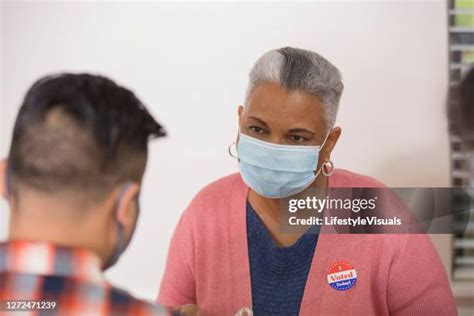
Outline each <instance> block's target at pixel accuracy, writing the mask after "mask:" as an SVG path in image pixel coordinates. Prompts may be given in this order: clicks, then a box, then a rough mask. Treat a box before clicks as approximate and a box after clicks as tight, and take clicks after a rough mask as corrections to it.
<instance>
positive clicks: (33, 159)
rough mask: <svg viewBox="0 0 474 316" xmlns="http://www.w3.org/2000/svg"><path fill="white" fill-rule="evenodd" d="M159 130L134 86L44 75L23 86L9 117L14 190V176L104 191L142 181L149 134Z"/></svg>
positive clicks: (40, 185)
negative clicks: (13, 115)
mask: <svg viewBox="0 0 474 316" xmlns="http://www.w3.org/2000/svg"><path fill="white" fill-rule="evenodd" d="M165 134H166V133H165V131H164V129H163V127H162V126H161V125H160V124H159V123H158V122H157V121H156V120H155V119H154V118H153V117H152V116H151V115H150V113H149V112H148V111H147V109H146V108H145V106H144V105H143V104H142V103H141V102H140V100H138V99H137V97H136V96H135V95H134V94H133V92H131V91H130V90H128V89H126V88H123V87H121V86H119V85H117V84H116V83H115V82H113V81H112V80H110V79H108V78H105V77H102V76H96V75H90V74H59V75H51V76H47V77H44V78H42V79H40V80H38V81H37V82H36V83H34V84H33V86H32V87H31V88H30V89H29V91H28V92H27V94H26V96H25V99H24V101H23V104H22V105H21V108H20V111H19V113H18V116H17V119H16V122H15V127H14V131H13V138H12V142H11V148H10V155H9V170H10V173H11V179H10V181H11V182H12V188H13V192H15V190H16V183H17V182H19V183H21V184H26V185H29V186H31V187H34V188H35V189H38V190H42V191H57V190H62V189H66V190H70V189H73V190H83V191H90V192H95V193H105V192H106V191H108V190H110V189H111V188H112V186H113V185H116V184H118V183H120V182H123V181H127V180H130V181H140V180H141V177H142V175H143V171H144V168H145V164H146V156H147V147H148V141H149V140H150V139H151V138H157V137H162V136H165ZM101 196H102V195H101Z"/></svg>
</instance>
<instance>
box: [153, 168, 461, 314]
mask: <svg viewBox="0 0 474 316" xmlns="http://www.w3.org/2000/svg"><path fill="white" fill-rule="evenodd" d="M380 185H381V184H380V183H379V182H377V181H376V180H374V179H372V178H369V177H366V176H362V175H358V174H354V173H352V172H349V171H346V170H336V172H335V173H334V174H333V175H332V176H331V177H330V179H329V186H330V187H378V186H380ZM248 190H249V189H248V187H247V186H246V185H245V184H244V182H243V181H242V178H241V177H240V175H239V174H233V175H231V176H228V177H225V178H222V179H220V180H218V181H216V182H214V183H212V184H210V185H209V186H207V187H206V188H204V189H203V190H202V191H201V192H199V193H198V194H197V196H196V197H195V198H194V199H193V201H192V202H191V204H190V205H189V207H188V208H187V209H186V211H185V212H184V214H183V215H182V217H181V219H180V221H179V223H178V225H177V227H176V230H175V233H174V235H173V238H172V241H171V246H170V250H169V254H168V259H167V264H166V269H165V273H164V276H163V279H162V283H161V287H160V293H159V296H158V302H159V303H161V304H163V305H165V306H169V307H175V306H178V305H183V304H189V303H194V304H197V305H198V306H199V308H200V309H201V311H202V312H203V315H218V316H226V315H235V314H236V313H237V312H238V311H239V310H240V309H241V308H242V307H249V308H251V307H252V295H251V286H250V268H249V257H248V248H247V232H246V216H245V214H246V213H245V204H246V200H247V194H248ZM338 261H346V262H347V263H349V264H350V265H352V267H353V268H354V269H356V271H357V282H356V284H355V286H354V287H353V288H351V289H349V290H345V291H338V290H336V289H334V288H332V287H331V286H330V285H329V284H328V281H327V273H328V269H329V268H330V267H331V266H332V265H333V264H334V263H336V262H338ZM456 314H457V313H456V307H455V304H454V299H453V295H452V292H451V289H450V285H449V281H448V278H447V275H446V272H445V270H444V268H443V266H442V263H441V261H440V258H439V256H438V253H437V251H436V250H435V248H434V247H433V245H432V243H431V241H430V239H429V237H428V236H426V235H414V234H411V235H410V234H405V235H361V234H360V235H356V234H353V235H348V234H347V235H346V234H338V235H336V234H321V235H320V236H319V238H318V243H317V248H316V251H315V256H314V259H313V263H312V266H311V269H310V272H309V275H308V280H307V283H306V287H305V291H304V295H303V301H302V303H301V309H300V315H311V316H313V315H352V316H354V315H364V316H365V315H443V316H449V315H456Z"/></svg>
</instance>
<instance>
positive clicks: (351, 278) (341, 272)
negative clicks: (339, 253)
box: [328, 261, 357, 291]
mask: <svg viewBox="0 0 474 316" xmlns="http://www.w3.org/2000/svg"><path fill="white" fill-rule="evenodd" d="M356 281H357V271H356V269H354V268H353V267H352V266H351V265H350V264H349V263H347V262H346V261H338V262H336V263H334V264H333V265H332V266H331V267H330V268H329V270H328V283H329V285H330V286H331V287H332V288H333V289H335V290H338V291H345V290H348V289H350V288H352V287H353V286H354V285H355V284H356Z"/></svg>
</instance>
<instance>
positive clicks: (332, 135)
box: [322, 127, 342, 159]
mask: <svg viewBox="0 0 474 316" xmlns="http://www.w3.org/2000/svg"><path fill="white" fill-rule="evenodd" d="M341 133H342V130H341V128H340V127H334V128H333V129H332V130H331V131H330V132H329V135H328V138H327V140H326V143H325V144H324V146H323V148H322V155H323V156H324V157H327V159H329V157H330V156H331V152H332V150H333V149H334V147H335V146H336V144H337V141H338V140H339V137H340V136H341Z"/></svg>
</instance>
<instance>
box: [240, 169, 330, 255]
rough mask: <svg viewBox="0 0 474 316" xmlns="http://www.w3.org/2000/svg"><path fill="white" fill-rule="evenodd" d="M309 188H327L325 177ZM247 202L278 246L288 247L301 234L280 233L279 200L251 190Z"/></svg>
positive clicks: (320, 177)
mask: <svg viewBox="0 0 474 316" xmlns="http://www.w3.org/2000/svg"><path fill="white" fill-rule="evenodd" d="M310 187H311V188H327V187H328V179H327V177H325V176H323V175H320V176H318V177H317V178H316V180H315V181H314V182H313V183H312V184H311V185H310ZM248 202H249V203H250V205H252V208H253V209H254V210H255V212H256V213H257V214H258V216H259V217H260V219H261V220H262V222H263V224H264V225H265V227H266V228H267V230H268V231H269V232H270V234H271V236H272V238H273V240H274V241H275V242H276V243H277V244H278V245H280V246H284V247H286V246H290V245H292V244H293V243H294V242H296V240H298V238H299V237H300V236H301V234H284V233H281V229H280V228H281V223H280V221H281V218H282V216H281V215H282V214H281V207H280V203H281V199H270V198H267V197H264V196H261V195H259V194H258V193H256V192H255V191H253V190H252V189H250V191H249V195H248Z"/></svg>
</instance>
